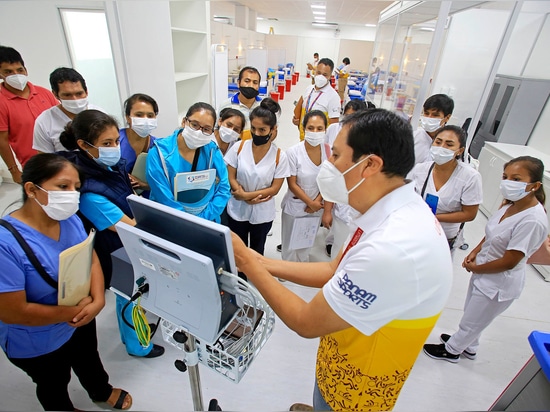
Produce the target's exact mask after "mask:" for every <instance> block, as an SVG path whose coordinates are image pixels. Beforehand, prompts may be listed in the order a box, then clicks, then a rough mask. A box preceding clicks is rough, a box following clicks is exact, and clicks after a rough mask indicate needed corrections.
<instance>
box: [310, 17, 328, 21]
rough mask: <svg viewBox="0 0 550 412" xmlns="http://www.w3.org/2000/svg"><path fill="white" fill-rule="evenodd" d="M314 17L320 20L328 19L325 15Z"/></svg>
mask: <svg viewBox="0 0 550 412" xmlns="http://www.w3.org/2000/svg"><path fill="white" fill-rule="evenodd" d="M313 18H314V19H315V20H319V21H325V20H326V19H327V18H326V17H325V16H322V17H321V16H313Z"/></svg>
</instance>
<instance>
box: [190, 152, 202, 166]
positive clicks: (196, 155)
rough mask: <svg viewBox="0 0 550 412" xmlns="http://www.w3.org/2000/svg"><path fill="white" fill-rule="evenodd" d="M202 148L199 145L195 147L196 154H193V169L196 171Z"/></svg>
mask: <svg viewBox="0 0 550 412" xmlns="http://www.w3.org/2000/svg"><path fill="white" fill-rule="evenodd" d="M200 151H201V148H200V147H197V148H196V149H195V156H193V165H192V166H191V171H192V172H195V171H197V164H198V163H199V155H200Z"/></svg>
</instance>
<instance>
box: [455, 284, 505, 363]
mask: <svg viewBox="0 0 550 412" xmlns="http://www.w3.org/2000/svg"><path fill="white" fill-rule="evenodd" d="M487 276H491V275H487ZM513 302H514V299H510V300H506V301H504V302H499V301H498V296H495V297H494V298H493V299H491V298H488V297H487V296H485V295H484V294H483V293H482V292H481V291H480V290H479V289H478V288H476V287H475V286H474V284H473V282H472V280H471V279H470V285H469V286H468V293H467V294H466V302H465V303H464V315H462V319H461V320H460V324H459V325H458V332H456V333H455V334H454V335H453V336H451V337H450V338H449V340H448V341H447V343H446V344H445V349H446V350H447V352H449V353H452V354H453V355H459V354H461V353H462V352H464V351H468V352H470V353H477V348H478V347H479V337H480V336H481V332H483V330H484V329H485V328H486V327H487V326H489V325H490V324H491V322H492V321H493V320H494V319H495V318H496V317H497V316H498V315H500V314H501V313H502V312H504V311H505V310H506V309H508V308H509V307H510V305H511V304H512V303H513Z"/></svg>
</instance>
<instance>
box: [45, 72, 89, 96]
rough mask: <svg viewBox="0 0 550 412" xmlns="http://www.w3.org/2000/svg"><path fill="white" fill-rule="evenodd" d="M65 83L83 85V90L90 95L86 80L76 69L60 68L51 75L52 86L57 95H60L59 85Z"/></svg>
mask: <svg viewBox="0 0 550 412" xmlns="http://www.w3.org/2000/svg"><path fill="white" fill-rule="evenodd" d="M64 82H71V83H78V82H80V84H81V85H82V88H83V89H84V91H85V92H86V93H88V87H87V86H86V80H84V77H82V75H81V74H80V73H79V72H77V71H76V70H75V69H72V68H70V67H58V68H57V69H55V70H54V71H53V72H51V74H50V86H51V88H52V91H53V92H54V93H55V94H58V93H59V85H60V84H61V83H64Z"/></svg>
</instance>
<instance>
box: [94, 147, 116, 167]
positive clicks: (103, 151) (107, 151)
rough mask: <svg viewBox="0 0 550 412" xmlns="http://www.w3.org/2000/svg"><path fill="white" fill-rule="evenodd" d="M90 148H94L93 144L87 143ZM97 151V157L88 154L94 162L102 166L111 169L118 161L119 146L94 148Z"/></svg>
mask: <svg viewBox="0 0 550 412" xmlns="http://www.w3.org/2000/svg"><path fill="white" fill-rule="evenodd" d="M88 144H89V145H90V146H92V147H95V146H94V145H93V144H91V143H88ZM95 148H96V149H97V150H99V157H97V158H96V157H94V156H93V155H92V154H91V153H90V152H88V153H90V156H92V157H93V158H94V160H95V161H96V162H97V163H98V164H100V165H102V166H107V167H111V166H114V165H116V164H117V163H118V162H119V160H120V145H118V146H114V147H104V146H100V147H95Z"/></svg>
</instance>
